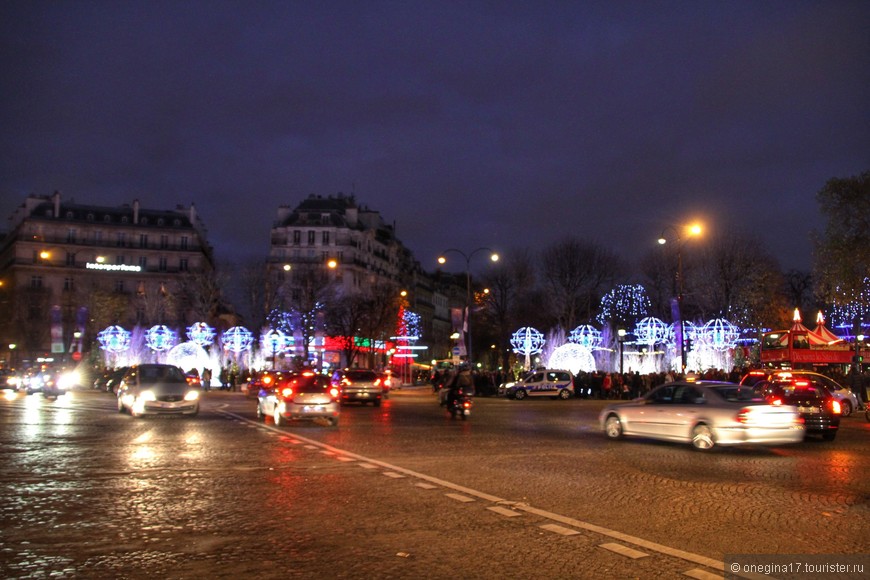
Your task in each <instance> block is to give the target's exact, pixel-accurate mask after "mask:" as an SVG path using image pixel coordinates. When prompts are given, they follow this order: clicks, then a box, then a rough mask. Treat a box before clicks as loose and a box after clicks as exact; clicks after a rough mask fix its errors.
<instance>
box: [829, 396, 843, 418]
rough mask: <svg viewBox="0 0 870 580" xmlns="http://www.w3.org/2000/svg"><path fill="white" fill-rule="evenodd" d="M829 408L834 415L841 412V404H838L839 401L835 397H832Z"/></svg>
mask: <svg viewBox="0 0 870 580" xmlns="http://www.w3.org/2000/svg"><path fill="white" fill-rule="evenodd" d="M831 410H832V411H833V412H834V414H835V415H839V414H840V413H842V412H843V407H842V405H840V401H838V400H837V399H832V400H831Z"/></svg>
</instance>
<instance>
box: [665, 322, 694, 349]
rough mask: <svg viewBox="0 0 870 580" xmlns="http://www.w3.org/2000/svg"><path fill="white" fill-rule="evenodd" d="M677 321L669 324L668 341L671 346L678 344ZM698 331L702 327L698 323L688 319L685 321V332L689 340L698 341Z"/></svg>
mask: <svg viewBox="0 0 870 580" xmlns="http://www.w3.org/2000/svg"><path fill="white" fill-rule="evenodd" d="M676 327H677V323H676V322H675V323H674V324H671V325H669V326H668V337H667V343H668V344H669V345H671V346H676V344H677V328H676ZM698 332H700V329H699V328H698V325H697V324H695V323H694V322H689V321H688V320H684V321H683V334H684V335H685V338H686V339H687V340H691V341H692V343H697V342H698Z"/></svg>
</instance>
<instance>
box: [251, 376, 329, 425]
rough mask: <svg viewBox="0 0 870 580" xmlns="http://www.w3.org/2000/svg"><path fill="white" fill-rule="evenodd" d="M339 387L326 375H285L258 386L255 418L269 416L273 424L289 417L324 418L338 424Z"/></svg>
mask: <svg viewBox="0 0 870 580" xmlns="http://www.w3.org/2000/svg"><path fill="white" fill-rule="evenodd" d="M338 398H339V389H338V387H335V386H333V385H332V384H331V382H330V380H329V377H325V376H323V375H318V374H316V373H314V372H310V371H306V372H302V373H295V374H290V375H284V376H283V377H282V379H281V380H278V381H275V382H274V383H272V384H271V385H270V386H264V387H262V388H261V389H260V392H259V396H258V398H257V418H259V419H260V420H265V419H266V417H271V418H272V420H273V421H275V425H281V424H282V423H284V422H286V421H288V420H306V419H307V420H315V419H323V420H326V421H327V422H328V423H329V424H330V425H332V426H333V427H335V426H338V418H339V416H340V414H341V409H340V404H339V400H338Z"/></svg>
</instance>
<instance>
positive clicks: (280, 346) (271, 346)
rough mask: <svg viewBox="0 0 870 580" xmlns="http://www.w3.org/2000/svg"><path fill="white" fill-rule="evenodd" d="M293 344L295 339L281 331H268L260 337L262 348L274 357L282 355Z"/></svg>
mask: <svg viewBox="0 0 870 580" xmlns="http://www.w3.org/2000/svg"><path fill="white" fill-rule="evenodd" d="M291 344H293V339H292V338H291V337H288V336H287V335H286V334H284V333H283V332H281V331H280V330H267V331H266V332H264V333H263V336H261V337H260V348H262V349H263V350H264V351H266V352H269V353H271V354H272V356H275V355H276V354H278V353H282V352H284V351H285V350H287V348H288V347H289V346H290V345H291Z"/></svg>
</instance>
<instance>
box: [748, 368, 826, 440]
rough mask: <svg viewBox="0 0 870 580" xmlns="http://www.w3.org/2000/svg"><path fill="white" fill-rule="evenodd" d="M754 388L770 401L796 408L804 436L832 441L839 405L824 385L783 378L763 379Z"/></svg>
mask: <svg viewBox="0 0 870 580" xmlns="http://www.w3.org/2000/svg"><path fill="white" fill-rule="evenodd" d="M754 389H755V391H756V392H758V393H759V394H760V395H762V396H764V397H765V398H766V399H767V400H768V401H770V402H771V403H773V404H776V405H778V404H783V405H793V406H795V407H797V410H798V412H799V413H800V415H801V417H802V418H803V422H804V427H805V428H806V433H807V435H810V434H816V435H821V436H822V439H824V440H825V441H833V440H834V438H835V437H836V436H837V431H838V430H839V428H840V414H841V410H842V405H841V403H840V401H838V400H837V399H836V398H835V397H834V395H832V394H831V393H830V392H829V391H828V390H827V389H826V388H825V387H823V386H821V385H818V384H815V383H813V382H811V381H809V380H804V379H799V378H787V379H782V380H774V381H771V382H768V381H763V382H760V383H758V384H756V385H755V387H754Z"/></svg>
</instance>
